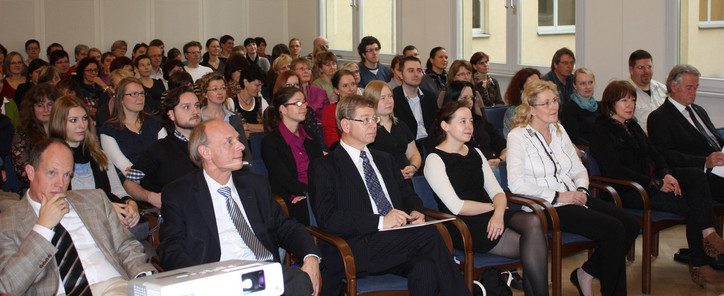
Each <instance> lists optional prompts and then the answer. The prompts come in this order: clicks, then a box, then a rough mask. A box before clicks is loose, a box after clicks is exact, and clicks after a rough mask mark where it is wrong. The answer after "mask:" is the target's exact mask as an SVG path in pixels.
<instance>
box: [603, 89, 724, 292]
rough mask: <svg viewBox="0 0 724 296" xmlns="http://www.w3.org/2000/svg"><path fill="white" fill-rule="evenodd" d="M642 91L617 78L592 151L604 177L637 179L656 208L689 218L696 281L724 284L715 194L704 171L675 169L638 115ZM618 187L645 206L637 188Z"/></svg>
mask: <svg viewBox="0 0 724 296" xmlns="http://www.w3.org/2000/svg"><path fill="white" fill-rule="evenodd" d="M635 106H636V90H635V89H634V87H633V86H632V85H631V84H630V83H629V82H627V81H622V80H619V81H613V82H611V83H610V84H609V85H608V86H607V87H606V90H604V91H603V99H602V101H601V112H602V113H603V116H601V117H599V119H598V120H597V121H596V133H595V134H596V137H593V139H592V142H591V153H593V156H594V157H595V158H596V160H598V163H599V165H600V167H601V173H602V175H603V176H606V177H611V178H616V179H625V180H631V181H635V182H637V183H639V184H641V185H642V186H643V187H644V188H646V192H647V193H648V195H649V197H650V200H651V209H652V210H658V211H665V212H671V213H675V214H678V215H680V216H683V217H686V218H687V224H686V237H687V241H688V243H689V248H690V249H691V268H690V273H691V279H692V280H693V281H694V282H695V283H696V284H698V285H703V284H704V283H722V282H724V274H722V273H719V272H717V271H715V270H714V269H712V268H711V267H709V266H708V265H707V261H709V260H708V258H706V256H707V255H708V256H710V257H713V258H717V255H718V254H724V240H722V238H721V237H719V235H717V234H716V232H715V229H714V213H713V211H712V207H711V195H710V193H709V192H710V191H709V185H708V183H707V181H706V176H705V175H704V171H703V170H701V169H697V168H669V167H668V165H667V164H666V162H665V161H664V158H663V157H662V156H661V154H659V152H657V151H656V149H655V147H653V145H652V144H651V142H650V141H649V139H648V138H647V137H646V134H645V133H644V131H643V130H642V129H641V127H640V126H639V124H638V123H637V122H636V120H635V119H633V114H634V109H635ZM615 187H617V188H616V189H617V191H619V194H620V195H621V199H622V201H623V204H624V207H626V208H636V209H641V208H642V207H643V203H642V200H641V197H640V196H639V195H638V193H637V192H636V191H634V190H633V189H630V188H623V187H621V186H615Z"/></svg>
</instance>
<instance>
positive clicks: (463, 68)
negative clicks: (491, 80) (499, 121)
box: [437, 60, 487, 117]
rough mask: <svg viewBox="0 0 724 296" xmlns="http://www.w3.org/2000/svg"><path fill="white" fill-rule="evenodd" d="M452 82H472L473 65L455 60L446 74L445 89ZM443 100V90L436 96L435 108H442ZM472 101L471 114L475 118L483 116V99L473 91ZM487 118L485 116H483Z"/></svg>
mask: <svg viewBox="0 0 724 296" xmlns="http://www.w3.org/2000/svg"><path fill="white" fill-rule="evenodd" d="M453 81H465V82H470V83H471V84H472V83H474V82H473V65H472V64H470V63H468V61H466V60H456V61H454V62H453V63H452V65H451V66H450V71H448V72H447V84H446V85H445V89H447V88H448V87H450V83H452V82H453ZM444 98H445V90H443V91H441V92H440V94H439V95H438V96H437V107H438V108H440V107H442V105H443V104H444V103H443V100H444ZM473 101H474V102H475V108H474V109H472V111H473V113H474V114H475V115H477V116H485V105H483V97H481V96H480V93H478V92H477V91H475V89H473ZM485 117H487V116H485Z"/></svg>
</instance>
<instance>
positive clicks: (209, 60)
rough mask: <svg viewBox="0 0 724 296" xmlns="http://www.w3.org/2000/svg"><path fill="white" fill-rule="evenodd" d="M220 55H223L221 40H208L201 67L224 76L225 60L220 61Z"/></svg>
mask: <svg viewBox="0 0 724 296" xmlns="http://www.w3.org/2000/svg"><path fill="white" fill-rule="evenodd" d="M219 54H221V44H219V40H218V39H216V38H209V40H206V53H205V54H204V61H203V62H201V65H202V66H206V67H209V68H211V70H214V71H216V72H218V73H222V74H223V73H224V60H222V59H219Z"/></svg>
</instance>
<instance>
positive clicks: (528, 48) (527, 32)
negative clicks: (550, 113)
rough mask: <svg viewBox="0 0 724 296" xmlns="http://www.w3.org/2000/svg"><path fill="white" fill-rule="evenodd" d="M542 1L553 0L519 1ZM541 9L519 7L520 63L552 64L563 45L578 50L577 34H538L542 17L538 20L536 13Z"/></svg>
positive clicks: (533, 4)
mask: <svg viewBox="0 0 724 296" xmlns="http://www.w3.org/2000/svg"><path fill="white" fill-rule="evenodd" d="M541 2H551V3H552V1H538V2H535V1H526V2H525V3H520V2H519V3H520V4H519V5H520V6H523V5H530V6H535V5H536V4H537V3H541ZM544 4H545V3H544ZM551 5H552V4H551ZM539 11H541V10H540V8H538V7H528V6H525V7H520V8H519V9H518V13H519V14H520V18H519V21H520V26H519V28H520V45H519V46H520V48H519V52H520V64H523V65H543V66H550V64H551V59H552V58H553V54H554V53H555V52H556V50H558V49H559V48H561V47H568V49H570V50H572V51H573V52H574V53H575V52H576V35H575V34H553V35H541V34H538V25H539V24H540V19H539V20H538V21H536V19H537V18H538V16H539V15H536V12H539ZM543 74H545V73H543Z"/></svg>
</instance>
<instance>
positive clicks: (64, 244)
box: [50, 223, 91, 296]
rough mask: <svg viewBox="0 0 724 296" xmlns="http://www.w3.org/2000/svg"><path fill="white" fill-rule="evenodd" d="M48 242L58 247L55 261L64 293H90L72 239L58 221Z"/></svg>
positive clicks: (70, 294) (69, 294) (73, 294)
mask: <svg viewBox="0 0 724 296" xmlns="http://www.w3.org/2000/svg"><path fill="white" fill-rule="evenodd" d="M50 243H52V244H53V245H54V246H55V248H56V249H58V252H56V253H55V262H56V263H58V272H59V273H60V279H61V280H62V281H63V288H65V294H66V295H68V296H75V295H91V291H90V286H88V280H87V279H86V278H85V272H84V271H83V264H81V263H80V258H78V252H77V251H76V249H75V245H73V239H72V238H71V237H70V233H68V231H66V230H65V228H64V227H63V225H60V223H58V225H56V226H55V235H53V239H52V240H51V241H50Z"/></svg>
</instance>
